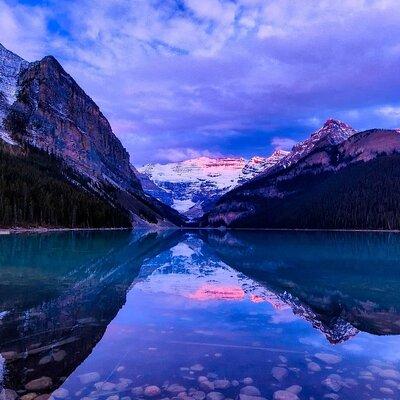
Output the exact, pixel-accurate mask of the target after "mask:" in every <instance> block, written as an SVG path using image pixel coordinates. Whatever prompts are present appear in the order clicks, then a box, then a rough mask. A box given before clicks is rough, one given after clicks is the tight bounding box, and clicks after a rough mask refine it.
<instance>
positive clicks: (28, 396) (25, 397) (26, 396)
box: [21, 393, 37, 400]
mask: <svg viewBox="0 0 400 400" xmlns="http://www.w3.org/2000/svg"><path fill="white" fill-rule="evenodd" d="M35 397H37V394H36V393H27V394H24V395H23V396H22V397H21V400H33V399H34V398H35Z"/></svg>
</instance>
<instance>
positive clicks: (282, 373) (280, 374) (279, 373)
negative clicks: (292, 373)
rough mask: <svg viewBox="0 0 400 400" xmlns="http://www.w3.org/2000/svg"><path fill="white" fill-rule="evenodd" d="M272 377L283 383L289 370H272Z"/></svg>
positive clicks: (276, 368) (278, 368) (275, 368)
mask: <svg viewBox="0 0 400 400" xmlns="http://www.w3.org/2000/svg"><path fill="white" fill-rule="evenodd" d="M271 373H272V376H273V377H274V378H275V379H276V380H277V381H278V382H281V381H282V380H283V379H284V378H286V377H287V375H288V370H287V369H286V368H283V367H274V368H272V371H271Z"/></svg>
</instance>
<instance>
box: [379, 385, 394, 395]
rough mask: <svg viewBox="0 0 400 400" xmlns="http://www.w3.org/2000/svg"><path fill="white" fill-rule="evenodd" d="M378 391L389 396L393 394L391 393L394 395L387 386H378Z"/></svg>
mask: <svg viewBox="0 0 400 400" xmlns="http://www.w3.org/2000/svg"><path fill="white" fill-rule="evenodd" d="M379 391H380V392H381V393H383V394H387V395H389V396H393V395H394V392H393V390H392V389H390V388H387V387H381V388H379Z"/></svg>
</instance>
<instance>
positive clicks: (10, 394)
mask: <svg viewBox="0 0 400 400" xmlns="http://www.w3.org/2000/svg"><path fill="white" fill-rule="evenodd" d="M17 397H18V394H17V392H16V391H15V390H12V389H3V390H2V391H1V393H0V399H1V400H15V399H16V398H17Z"/></svg>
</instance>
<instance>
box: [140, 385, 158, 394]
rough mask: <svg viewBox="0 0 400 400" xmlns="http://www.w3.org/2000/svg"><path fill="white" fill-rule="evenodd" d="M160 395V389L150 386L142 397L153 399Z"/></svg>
mask: <svg viewBox="0 0 400 400" xmlns="http://www.w3.org/2000/svg"><path fill="white" fill-rule="evenodd" d="M160 394H161V389H160V388H159V387H158V386H155V385H151V386H147V387H146V388H145V389H144V395H145V396H147V397H155V396H159V395H160Z"/></svg>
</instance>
